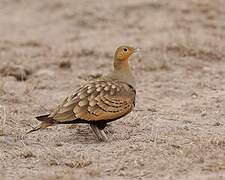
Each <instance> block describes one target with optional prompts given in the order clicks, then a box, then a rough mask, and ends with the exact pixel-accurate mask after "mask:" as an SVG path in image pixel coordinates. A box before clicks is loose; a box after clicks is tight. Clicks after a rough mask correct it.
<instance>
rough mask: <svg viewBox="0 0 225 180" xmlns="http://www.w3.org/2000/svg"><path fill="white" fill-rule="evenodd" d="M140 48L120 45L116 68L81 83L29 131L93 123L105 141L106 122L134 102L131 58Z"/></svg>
mask: <svg viewBox="0 0 225 180" xmlns="http://www.w3.org/2000/svg"><path fill="white" fill-rule="evenodd" d="M137 50H138V49H135V48H133V47H129V46H121V47H119V48H117V50H116V52H115V55H114V69H113V71H112V72H111V73H110V74H108V75H106V76H103V77H101V78H99V79H97V80H96V81H93V82H88V83H87V84H85V85H83V86H81V87H80V88H79V89H78V90H77V91H76V92H75V93H74V94H72V95H71V96H68V97H66V99H65V100H64V101H63V102H62V103H61V104H60V105H59V106H58V107H57V108H56V109H55V110H54V111H53V112H52V113H50V114H47V115H42V116H38V117H36V119H37V120H39V121H41V124H40V125H39V126H37V127H36V128H34V129H32V130H31V131H29V132H28V133H30V132H33V131H37V130H39V129H44V128H46V127H48V126H51V125H55V124H74V123H87V124H90V126H91V128H92V129H93V131H94V133H95V134H96V136H97V137H98V139H99V140H100V141H106V140H107V136H106V134H105V132H104V131H103V129H104V128H105V126H106V123H108V122H111V121H114V120H117V119H119V118H121V117H123V116H125V115H127V114H128V113H130V112H131V111H132V110H133V108H134V106H135V95H136V92H135V79H134V76H133V75H132V72H131V70H130V68H129V63H128V58H129V56H130V55H132V54H133V53H135V52H136V51H137Z"/></svg>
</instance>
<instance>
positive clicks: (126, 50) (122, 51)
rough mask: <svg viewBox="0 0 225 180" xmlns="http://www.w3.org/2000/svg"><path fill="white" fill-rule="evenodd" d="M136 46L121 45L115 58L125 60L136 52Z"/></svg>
mask: <svg viewBox="0 0 225 180" xmlns="http://www.w3.org/2000/svg"><path fill="white" fill-rule="evenodd" d="M135 50H136V49H135V48H133V47H130V46H120V47H118V48H117V50H116V52H115V55H114V59H117V60H120V61H123V60H128V58H129V56H130V55H131V54H133V53H134V52H135Z"/></svg>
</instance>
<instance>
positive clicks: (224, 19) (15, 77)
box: [0, 0, 225, 180]
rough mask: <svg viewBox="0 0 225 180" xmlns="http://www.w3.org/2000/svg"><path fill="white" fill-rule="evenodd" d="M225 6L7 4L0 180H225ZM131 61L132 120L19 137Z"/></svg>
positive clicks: (186, 1)
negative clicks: (104, 130) (132, 51)
mask: <svg viewBox="0 0 225 180" xmlns="http://www.w3.org/2000/svg"><path fill="white" fill-rule="evenodd" d="M224 7H225V1H224V0H214V1H211V0H204V1H202V0H183V1H180V0H170V1H165V0H161V1H159V0H124V1H119V0H113V1H106V0H73V1H71V0H52V1H50V0H42V1H36V0H1V1H0V161H1V163H0V179H30V178H31V177H32V178H33V179H85V180H86V179H190V180H193V179H220V178H222V179H223V178H225V171H224V169H225V153H224V149H225V142H224V138H225V135H224V132H225V127H224V118H225V108H224V107H225V79H224V76H225V43H224V42H225V9H224ZM120 45H130V46H134V47H140V48H141V49H142V51H141V53H140V55H139V56H134V57H132V59H131V65H132V68H133V71H134V73H135V75H136V79H137V105H136V109H135V110H134V112H133V113H132V114H131V115H129V116H126V117H125V118H123V119H121V120H119V121H116V122H114V123H112V125H111V126H110V127H108V135H109V136H110V137H111V141H110V142H109V143H98V142H97V139H96V138H95V136H94V135H93V134H92V131H91V130H90V129H89V127H88V126H85V125H72V126H68V125H67V126H59V127H53V128H49V129H48V130H44V131H41V132H37V133H34V134H31V135H29V136H26V137H22V136H23V135H24V133H25V132H27V131H28V130H30V129H31V128H32V127H34V126H35V125H37V123H38V122H37V121H36V120H35V118H34V117H35V116H37V115H39V114H42V113H46V112H48V111H51V110H52V109H53V108H55V106H56V105H57V104H58V103H60V102H61V101H62V100H63V99H64V97H65V96H66V95H69V94H71V93H73V92H74V91H75V90H76V89H77V87H78V86H79V85H80V84H82V83H83V82H85V81H86V80H93V79H96V78H98V77H100V76H101V75H103V74H106V73H108V72H109V71H110V70H111V68H112V58H113V55H114V52H115V50H116V48H117V47H118V46H120Z"/></svg>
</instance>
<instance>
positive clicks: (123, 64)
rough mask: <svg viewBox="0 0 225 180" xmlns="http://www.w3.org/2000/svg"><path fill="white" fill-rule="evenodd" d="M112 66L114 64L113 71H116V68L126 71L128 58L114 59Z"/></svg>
mask: <svg viewBox="0 0 225 180" xmlns="http://www.w3.org/2000/svg"><path fill="white" fill-rule="evenodd" d="M113 66H114V71H117V70H121V71H127V70H129V64H128V59H124V60H119V59H114V64H113Z"/></svg>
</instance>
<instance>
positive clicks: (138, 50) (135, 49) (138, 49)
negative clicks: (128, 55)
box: [133, 48, 141, 54]
mask: <svg viewBox="0 0 225 180" xmlns="http://www.w3.org/2000/svg"><path fill="white" fill-rule="evenodd" d="M140 51H141V48H134V52H133V53H134V54H138V53H139V52H140Z"/></svg>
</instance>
